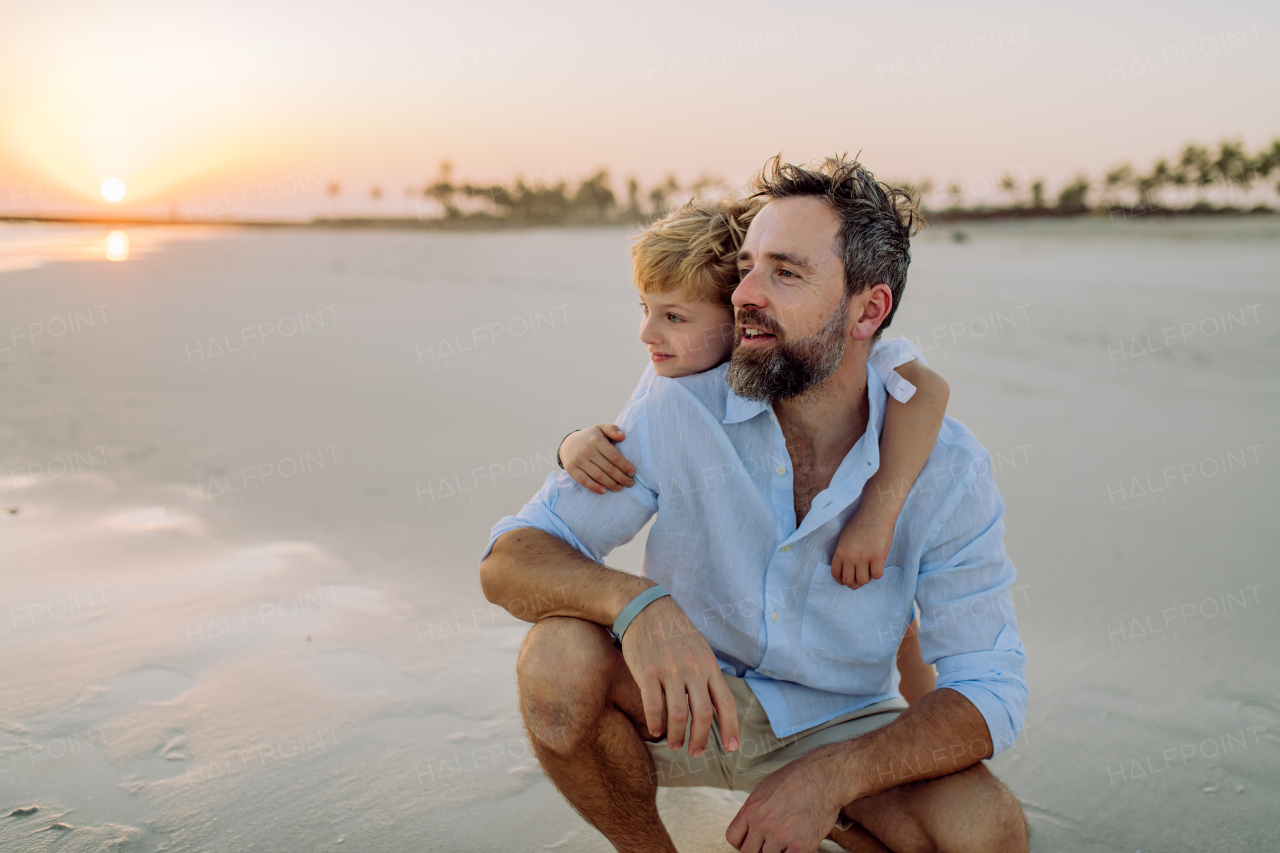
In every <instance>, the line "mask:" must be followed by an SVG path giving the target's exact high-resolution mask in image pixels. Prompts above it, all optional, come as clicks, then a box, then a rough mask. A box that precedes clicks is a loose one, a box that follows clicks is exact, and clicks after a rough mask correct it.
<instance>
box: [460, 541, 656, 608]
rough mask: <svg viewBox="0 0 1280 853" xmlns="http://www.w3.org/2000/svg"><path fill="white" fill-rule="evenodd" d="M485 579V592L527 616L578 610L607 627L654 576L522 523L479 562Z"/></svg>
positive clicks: (483, 582) (646, 587) (494, 545)
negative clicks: (611, 564) (606, 562)
mask: <svg viewBox="0 0 1280 853" xmlns="http://www.w3.org/2000/svg"><path fill="white" fill-rule="evenodd" d="M480 585H481V587H482V588H483V589H484V594H485V598H487V599H489V601H490V602H492V603H493V604H496V605H498V606H499V607H502V608H504V609H506V611H507V612H508V613H510V614H511V615H512V616H514V617H516V618H517V619H523V620H524V621H526V622H537V621H539V620H541V619H545V618H547V617H548V616H573V617H575V618H578V619H586V620H587V621H590V622H596V623H598V624H600V625H604V626H606V627H607V626H611V625H613V621H614V620H615V619H616V618H617V616H618V614H619V613H620V612H622V609H623V608H624V607H626V606H627V603H628V602H629V601H631V599H633V598H635V597H636V596H637V595H639V594H640V593H642V592H644V591H645V590H646V589H648V588H649V587H651V586H653V582H652V581H649V580H646V579H645V578H642V577H638V576H637V575H631V574H627V573H626V572H620V571H617V570H616V569H610V568H608V567H606V566H602V565H600V564H599V563H597V562H595V561H594V560H591V559H588V558H587V557H585V556H583V554H582V553H581V552H580V551H578V550H577V549H576V548H574V547H573V546H572V545H570V544H568V543H567V542H565V541H564V540H563V539H560V538H559V537H557V536H553V535H552V534H550V533H547V532H546V531H543V530H538V529H536V528H533V527H521V528H519V529H517V530H512V531H510V532H508V533H505V534H503V535H502V536H500V537H499V538H498V540H497V541H496V542H494V543H493V549H492V550H491V551H490V552H489V554H488V556H486V557H485V558H484V560H483V561H482V562H481V563H480Z"/></svg>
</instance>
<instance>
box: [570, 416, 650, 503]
mask: <svg viewBox="0 0 1280 853" xmlns="http://www.w3.org/2000/svg"><path fill="white" fill-rule="evenodd" d="M626 437H627V436H626V435H625V434H624V433H623V432H622V430H620V429H618V426H617V424H596V425H595V426H593V427H588V428H587V429H583V430H578V431H577V432H575V433H573V434H571V435H569V436H566V437H565V440H564V441H562V442H561V443H560V461H561V462H562V463H563V464H564V470H565V471H566V472H567V473H568V474H569V476H570V477H572V478H573V479H574V481H575V482H577V483H578V484H579V485H582V486H586V487H587V488H588V489H590V490H591V491H593V492H595V493H596V494H597V495H603V494H604V490H605V489H608V490H609V491H611V492H620V491H622V490H623V489H624V488H629V487H630V486H634V485H635V482H636V481H635V475H636V469H635V466H633V465H632V464H631V463H630V462H628V461H627V457H625V456H623V455H622V454H621V453H619V452H618V448H616V447H614V446H613V442H615V441H622V440H623V439H624V438H626Z"/></svg>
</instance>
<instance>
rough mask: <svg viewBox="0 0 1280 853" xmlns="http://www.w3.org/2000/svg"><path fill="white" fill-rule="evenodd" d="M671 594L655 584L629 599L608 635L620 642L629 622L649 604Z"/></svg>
mask: <svg viewBox="0 0 1280 853" xmlns="http://www.w3.org/2000/svg"><path fill="white" fill-rule="evenodd" d="M670 594H671V593H669V592H667V591H666V590H665V589H663V588H662V584H655V585H654V586H651V587H649V588H648V589H646V590H645V591H644V592H642V593H640V594H639V595H637V596H636V597H635V598H633V599H631V602H630V603H629V604H628V605H627V606H626V607H624V608H622V612H621V613H619V614H618V618H617V619H616V620H615V621H614V623H613V630H612V631H610V632H609V633H610V634H612V635H613V638H614V639H615V640H617V641H618V642H619V643H621V642H622V635H623V634H625V633H627V626H629V625H630V624H631V620H633V619H635V618H636V617H637V616H639V615H640V611H641V610H644V609H645V608H646V607H648V606H649V605H650V604H653V603H654V602H655V601H657V600H658V599H659V598H662V597H664V596H668V595H670Z"/></svg>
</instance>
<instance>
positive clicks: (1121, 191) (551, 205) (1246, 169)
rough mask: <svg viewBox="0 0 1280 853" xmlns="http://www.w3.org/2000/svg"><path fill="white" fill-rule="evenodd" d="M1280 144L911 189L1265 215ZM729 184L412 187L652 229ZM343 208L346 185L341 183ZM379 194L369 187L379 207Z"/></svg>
mask: <svg viewBox="0 0 1280 853" xmlns="http://www.w3.org/2000/svg"><path fill="white" fill-rule="evenodd" d="M1275 179H1280V139H1276V140H1274V141H1272V142H1271V144H1270V145H1269V146H1267V147H1263V148H1261V149H1258V150H1257V151H1254V152H1252V153H1250V152H1249V151H1247V150H1246V148H1245V146H1244V144H1243V143H1241V142H1239V141H1234V140H1224V141H1222V142H1219V143H1218V144H1217V146H1216V147H1206V146H1202V145H1197V144H1190V145H1187V146H1185V147H1184V148H1183V149H1182V151H1181V152H1180V153H1179V154H1178V155H1177V156H1176V157H1172V158H1168V157H1160V158H1158V159H1157V160H1156V161H1155V162H1154V163H1153V164H1152V165H1151V166H1150V167H1149V168H1147V169H1146V170H1139V169H1137V168H1135V167H1134V166H1132V165H1131V164H1129V163H1122V164H1120V165H1118V166H1115V167H1114V168H1112V169H1109V170H1107V171H1106V172H1104V173H1103V174H1102V175H1101V176H1099V177H1098V178H1092V177H1090V176H1089V175H1086V174H1078V175H1077V176H1076V177H1075V178H1074V179H1073V180H1072V181H1070V182H1069V183H1067V184H1066V185H1065V186H1062V187H1060V188H1059V189H1058V192H1057V193H1056V196H1050V194H1049V193H1048V191H1047V188H1046V184H1045V181H1044V180H1043V179H1038V178H1032V177H1030V176H1029V175H1027V174H1025V172H1024V173H1023V174H1021V175H1019V174H1015V173H1014V172H1008V173H1005V174H1003V175H999V176H991V177H990V178H982V179H974V180H972V181H969V182H967V183H966V182H960V181H953V182H949V183H946V184H942V185H937V184H934V183H933V181H931V180H923V181H919V182H915V183H911V182H908V183H907V184H906V186H907V188H909V189H910V190H912V192H913V194H915V195H916V196H917V197H919V198H920V201H921V206H922V207H923V208H924V209H925V211H926V212H928V213H933V214H936V215H939V216H941V217H942V218H946V217H948V216H962V215H978V216H986V215H989V216H1001V215H1004V216H1017V215H1027V216H1044V215H1058V216H1063V215H1078V214H1083V213H1089V212H1105V211H1107V210H1116V209H1124V210H1137V209H1140V210H1177V211H1188V212H1197V211H1205V212H1208V211H1222V210H1241V209H1266V210H1270V209H1271V208H1269V207H1267V206H1266V204H1264V203H1263V198H1264V197H1265V199H1266V201H1274V200H1275V193H1280V181H1278V180H1275ZM739 190H740V188H737V187H734V186H732V185H731V184H729V183H728V182H726V181H723V180H720V179H717V178H713V177H710V176H708V175H704V176H702V177H700V178H698V179H697V180H695V181H693V182H691V183H689V184H687V185H682V184H681V183H680V181H679V180H678V179H677V178H676V176H675V175H674V174H670V175H667V177H666V178H664V179H663V180H661V181H659V182H658V183H656V184H654V185H653V186H650V187H648V188H644V187H642V186H641V185H640V182H639V181H638V180H637V179H636V178H634V177H630V178H628V179H627V180H626V185H625V192H624V193H623V194H622V195H619V194H616V193H615V192H614V189H613V186H612V182H611V178H610V175H609V172H608V170H606V169H601V170H599V171H597V172H595V173H594V174H592V175H589V176H588V177H586V178H584V179H582V180H580V181H578V182H577V183H576V185H571V184H570V182H569V181H568V180H567V179H566V178H564V177H563V176H562V177H561V178H560V179H559V180H556V181H554V182H552V181H550V180H545V179H526V178H524V177H520V176H518V177H516V178H514V179H512V180H510V181H508V182H506V183H475V184H473V183H470V182H466V181H463V182H455V181H454V179H453V167H452V165H451V164H450V163H449V162H447V161H446V162H445V163H442V164H441V166H440V171H439V174H438V176H437V177H436V179H435V180H433V181H428V182H426V183H424V184H422V185H420V186H409V187H406V188H405V196H406V198H407V199H409V200H411V201H412V202H413V203H414V207H415V209H416V211H417V214H418V215H417V218H418V219H420V220H440V221H444V222H460V223H461V222H467V221H471V222H481V221H486V220H488V221H493V222H495V223H497V222H501V221H508V222H512V223H522V224H530V225H574V224H604V223H641V224H643V223H647V222H651V221H653V220H655V219H657V218H659V217H661V216H663V215H665V214H666V213H667V212H668V211H670V210H673V209H675V208H678V207H679V206H680V205H682V204H684V203H685V202H687V201H688V200H689V199H691V198H694V197H699V196H700V197H718V196H721V195H725V194H729V193H733V192H736V191H739ZM328 193H329V195H330V197H331V198H333V199H334V200H335V201H336V200H337V199H338V198H339V196H340V195H341V193H342V186H341V184H339V183H338V182H336V181H335V182H333V183H331V184H329V186H328ZM383 196H384V193H383V190H382V188H381V187H378V186H374V187H371V188H370V190H369V197H370V199H371V200H372V201H373V202H375V203H378V202H380V200H381V199H382V198H383Z"/></svg>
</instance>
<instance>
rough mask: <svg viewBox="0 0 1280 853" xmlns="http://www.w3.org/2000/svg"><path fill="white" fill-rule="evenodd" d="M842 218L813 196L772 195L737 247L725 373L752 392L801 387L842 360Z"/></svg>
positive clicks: (845, 321) (792, 391)
mask: <svg viewBox="0 0 1280 853" xmlns="http://www.w3.org/2000/svg"><path fill="white" fill-rule="evenodd" d="M838 228H839V220H838V218H837V217H836V214H835V213H834V212H833V211H832V210H831V208H830V207H828V206H827V205H826V204H825V203H824V202H822V201H821V200H819V199H816V198H807V197H800V198H786V199H779V200H775V201H771V202H769V203H768V204H767V205H765V207H764V208H763V209H762V210H761V211H760V212H759V213H758V214H756V217H755V219H753V220H752V222H751V227H750V228H749V229H748V230H747V236H746V239H745V240H744V241H743V244H742V251H741V252H739V254H738V272H739V274H740V275H741V277H742V281H741V283H740V284H739V285H738V288H737V290H735V291H734V293H733V305H734V308H735V309H736V321H737V322H736V336H737V337H736V341H735V345H734V352H733V356H732V358H731V359H730V366H729V374H728V377H727V379H728V381H729V385H730V387H731V388H733V390H734V392H735V393H737V394H739V395H740V396H743V397H747V398H749V399H756V400H771V401H772V400H780V399H787V398H789V397H794V396H796V395H797V394H801V393H804V392H805V391H807V390H809V389H810V388H812V387H813V386H814V385H817V384H819V383H821V382H822V381H824V380H825V379H826V378H827V377H828V376H830V375H831V374H832V373H833V372H834V371H835V370H836V368H837V367H839V366H840V362H841V359H842V358H843V355H844V348H845V344H846V343H847V342H848V340H849V331H850V329H849V326H850V321H849V311H848V309H849V303H848V300H846V299H845V297H844V264H843V263H842V261H841V260H840V257H839V256H838V255H837V254H836V251H835V247H836V233H837V230H838Z"/></svg>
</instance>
